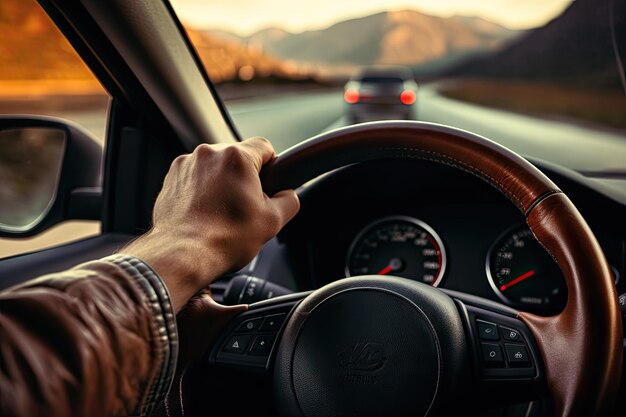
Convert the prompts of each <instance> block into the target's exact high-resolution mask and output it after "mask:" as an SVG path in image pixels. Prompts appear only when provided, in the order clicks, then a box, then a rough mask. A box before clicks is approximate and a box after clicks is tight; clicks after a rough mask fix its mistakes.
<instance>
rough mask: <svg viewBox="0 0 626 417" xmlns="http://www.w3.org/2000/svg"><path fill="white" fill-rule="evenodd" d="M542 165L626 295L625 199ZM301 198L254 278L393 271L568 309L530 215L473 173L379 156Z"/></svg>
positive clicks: (302, 286) (311, 283) (295, 284)
mask: <svg viewBox="0 0 626 417" xmlns="http://www.w3.org/2000/svg"><path fill="white" fill-rule="evenodd" d="M540 168H541V167H540ZM543 170H544V172H545V173H546V174H548V176H549V177H551V179H553V181H555V182H556V183H557V185H558V186H559V187H560V188H561V189H562V190H563V191H565V192H566V194H567V195H568V196H569V197H570V198H571V199H572V201H573V202H574V204H576V205H577V207H578V208H579V210H580V211H581V213H582V214H583V216H584V217H585V219H586V220H587V222H588V223H589V224H590V226H591V228H592V230H593V231H594V233H595V235H596V237H597V238H598V240H599V242H600V244H601V246H602V248H603V250H604V252H605V255H606V256H607V259H608V261H609V264H610V265H611V270H612V273H613V275H614V278H615V279H616V282H617V283H618V291H619V292H620V293H622V292H625V291H626V288H623V285H624V283H623V282H620V277H621V276H622V275H623V273H624V258H625V252H626V251H625V248H626V245H625V241H626V239H625V237H626V231H625V230H624V222H623V220H622V219H624V218H626V217H625V211H626V210H625V208H624V206H623V205H622V204H620V203H618V202H616V201H613V200H612V199H611V198H609V197H607V196H605V195H603V194H600V193H598V192H597V191H595V190H594V189H593V188H589V187H588V186H587V185H585V184H581V183H579V182H577V181H574V180H572V179H571V178H567V177H565V176H562V175H560V174H558V173H555V172H549V170H546V169H545V168H544V169H543ZM299 195H300V199H301V203H302V204H301V205H302V209H301V211H300V213H299V215H298V216H297V217H296V218H295V219H294V220H293V221H292V222H291V223H290V224H289V225H288V226H287V227H286V228H285V229H284V230H283V231H282V232H281V233H280V234H279V236H278V237H277V238H276V239H273V240H272V241H270V242H269V243H268V244H267V245H266V246H265V247H264V248H263V250H262V251H261V254H260V255H259V258H258V261H257V263H256V265H255V268H254V271H253V274H254V275H256V276H258V277H260V278H263V279H266V280H268V281H270V282H274V283H276V284H279V285H282V286H285V287H287V288H289V289H291V290H293V291H304V290H312V289H316V288H319V287H321V286H323V285H325V284H328V283H330V282H333V281H335V280H338V279H341V278H345V277H349V276H355V275H373V274H377V275H395V276H401V277H405V278H408V279H413V280H417V281H421V282H423V283H425V284H428V285H433V286H438V287H442V288H447V289H451V290H456V291H460V292H464V293H468V294H472V295H476V296H480V297H483V298H487V299H490V300H493V301H497V302H500V303H504V304H507V305H509V306H511V307H514V308H516V309H518V310H525V311H530V312H534V313H536V314H543V315H550V314H554V313H556V312H558V311H559V310H560V309H562V308H563V307H564V306H565V303H566V300H567V288H566V286H565V282H564V279H563V275H562V273H561V271H560V269H559V268H558V266H557V265H556V263H555V262H554V260H553V259H552V258H551V257H550V256H549V255H548V253H547V252H546V251H545V250H544V249H543V247H541V246H540V245H539V243H538V242H537V241H536V240H535V238H534V237H533V235H532V233H531V232H530V230H529V229H528V227H527V226H526V225H525V222H524V216H523V215H522V214H521V213H520V212H519V211H518V210H517V209H516V207H515V206H514V205H513V204H512V203H511V202H510V201H509V200H508V199H507V198H506V197H504V196H503V195H502V194H500V193H499V192H498V191H497V190H496V189H494V188H493V187H491V186H490V185H488V184H486V183H484V182H483V181H482V180H480V179H478V178H476V177H474V176H473V175H471V174H469V173H466V172H463V171H460V170H457V169H454V168H450V167H447V166H444V165H440V164H435V163H431V162H428V161H416V160H397V159H395V160H378V161H371V162H367V163H362V164H358V165H353V166H349V167H346V168H343V169H340V170H336V171H334V172H332V173H329V174H327V175H325V176H323V177H321V178H319V179H317V180H315V181H313V182H311V183H309V184H307V185H306V186H304V187H302V189H300V190H299Z"/></svg>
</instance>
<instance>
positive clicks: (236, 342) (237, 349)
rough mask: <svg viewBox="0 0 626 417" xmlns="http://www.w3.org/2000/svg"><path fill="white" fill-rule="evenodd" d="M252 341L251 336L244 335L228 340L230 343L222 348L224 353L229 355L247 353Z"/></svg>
mask: <svg viewBox="0 0 626 417" xmlns="http://www.w3.org/2000/svg"><path fill="white" fill-rule="evenodd" d="M250 339H252V335H251V334H242V335H240V336H234V337H231V338H230V339H228V342H226V344H225V345H224V346H223V347H222V350H223V351H224V352H228V353H245V351H246V350H247V349H248V345H249V344H250Z"/></svg>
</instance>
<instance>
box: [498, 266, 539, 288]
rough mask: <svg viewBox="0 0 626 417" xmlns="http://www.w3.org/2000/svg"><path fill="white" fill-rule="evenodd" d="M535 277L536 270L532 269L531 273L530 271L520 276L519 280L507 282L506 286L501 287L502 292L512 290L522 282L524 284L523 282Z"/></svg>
mask: <svg viewBox="0 0 626 417" xmlns="http://www.w3.org/2000/svg"><path fill="white" fill-rule="evenodd" d="M533 275H535V270H534V269H531V270H530V271H528V272H526V273H524V274H522V275H520V276H519V277H517V278H515V279H513V280H511V281H509V282H507V283H506V284H504V285H502V286H501V287H500V291H505V290H506V289H508V288H511V287H512V286H514V285H517V284H519V283H520V282H522V281H524V280H526V279H528V278H530V277H532V276H533Z"/></svg>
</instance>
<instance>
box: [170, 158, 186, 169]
mask: <svg viewBox="0 0 626 417" xmlns="http://www.w3.org/2000/svg"><path fill="white" fill-rule="evenodd" d="M185 159H187V155H178V156H177V157H176V158H174V160H173V161H172V164H171V166H172V167H177V166H180V165H181V164H182V163H183V162H184V161H185Z"/></svg>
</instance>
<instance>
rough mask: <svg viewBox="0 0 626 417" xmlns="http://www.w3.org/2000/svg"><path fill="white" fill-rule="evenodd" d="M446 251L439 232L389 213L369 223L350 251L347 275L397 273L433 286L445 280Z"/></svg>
mask: <svg viewBox="0 0 626 417" xmlns="http://www.w3.org/2000/svg"><path fill="white" fill-rule="evenodd" d="M445 268H446V252H445V249H444V246H443V242H442V241H441V239H440V238H439V236H438V235H437V233H436V232H435V231H434V230H433V229H432V228H431V227H430V226H428V225H427V224H426V223H424V222H422V221H420V220H417V219H414V218H412V217H407V216H392V217H385V218H382V219H380V220H377V221H375V222H373V223H371V224H369V225H367V226H366V227H365V228H364V229H363V230H362V231H361V232H360V233H359V234H358V235H357V236H356V238H355V239H354V241H353V242H352V245H351V246H350V249H349V251H348V259H347V261H346V267H345V272H346V276H348V277H350V276H357V275H393V276H398V277H403V278H409V279H413V280H416V281H420V282H423V283H425V284H429V285H432V286H435V287H436V286H437V285H439V283H440V282H441V280H442V278H443V275H444V273H445Z"/></svg>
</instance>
